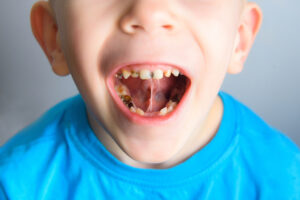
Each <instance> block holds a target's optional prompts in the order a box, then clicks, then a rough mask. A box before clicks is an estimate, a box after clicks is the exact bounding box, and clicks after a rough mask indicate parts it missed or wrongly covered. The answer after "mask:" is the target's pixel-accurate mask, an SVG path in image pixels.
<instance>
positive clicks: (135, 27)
mask: <svg viewBox="0 0 300 200" xmlns="http://www.w3.org/2000/svg"><path fill="white" fill-rule="evenodd" d="M131 27H132V28H133V29H138V28H141V26H140V25H136V24H134V25H131Z"/></svg>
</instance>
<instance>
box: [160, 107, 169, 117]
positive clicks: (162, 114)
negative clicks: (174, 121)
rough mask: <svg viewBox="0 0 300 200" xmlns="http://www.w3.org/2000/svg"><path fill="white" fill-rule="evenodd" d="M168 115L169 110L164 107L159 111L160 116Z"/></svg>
mask: <svg viewBox="0 0 300 200" xmlns="http://www.w3.org/2000/svg"><path fill="white" fill-rule="evenodd" d="M167 113H168V108H167V107H164V108H162V109H161V110H160V111H159V115H161V116H164V115H166V114H167Z"/></svg>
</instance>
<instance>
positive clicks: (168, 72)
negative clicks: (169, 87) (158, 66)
mask: <svg viewBox="0 0 300 200" xmlns="http://www.w3.org/2000/svg"><path fill="white" fill-rule="evenodd" d="M171 73H172V72H171V70H170V69H168V70H167V71H165V77H168V78H169V77H170V76H171Z"/></svg>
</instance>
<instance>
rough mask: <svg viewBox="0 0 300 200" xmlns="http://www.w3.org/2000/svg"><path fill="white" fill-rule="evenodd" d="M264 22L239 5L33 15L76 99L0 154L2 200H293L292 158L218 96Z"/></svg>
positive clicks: (199, 1) (110, 3)
mask: <svg viewBox="0 0 300 200" xmlns="http://www.w3.org/2000/svg"><path fill="white" fill-rule="evenodd" d="M261 20H262V13H261V10H260V8H259V7H258V6H257V5H256V4H255V3H250V2H246V1H244V0H227V1H222V0H209V1H208V0H189V1H188V0H52V1H50V2H46V1H40V2H37V3H36V4H35V5H34V6H33V8H32V12H31V24H32V30H33V34H34V36H35V37H36V39H37V41H38V42H39V44H40V45H41V47H42V49H43V51H44V52H45V54H46V56H47V58H48V59H49V62H50V64H51V66H52V69H53V71H54V72H55V73H56V74H58V75H61V76H65V75H68V74H71V75H72V77H73V79H74V82H75V84H76V85H77V88H78V90H79V92H80V95H78V96H76V97H73V98H70V99H68V100H65V101H64V102H62V103H60V104H58V105H57V106H55V107H54V108H52V109H51V110H50V111H48V112H47V113H46V114H45V115H43V116H42V117H41V118H40V119H39V120H38V121H37V122H35V123H33V124H32V125H30V126H28V127H27V128H26V129H24V130H23V131H21V132H20V133H19V134H17V135H16V136H15V137H14V138H12V139H11V140H10V141H9V142H7V143H6V144H5V145H4V146H3V147H1V149H0V171H1V173H0V199H130V200H132V199H151V200H153V199H172V200H174V199H239V200H240V199H300V179H299V177H300V165H299V164H300V154H299V149H298V147H297V146H296V145H295V144H294V143H293V142H292V141H290V140H289V139H288V138H287V137H285V136H284V135H283V134H281V133H280V132H278V131H277V130H275V129H273V128H272V127H270V126H268V125H267V124H266V123H265V122H264V121H263V120H262V119H260V118H259V117H258V116H256V115H255V114H254V113H253V112H252V111H251V110H249V109H248V108H247V107H245V106H244V105H242V104H241V103H239V102H238V101H237V100H235V99H234V98H232V97H231V96H229V95H228V94H225V93H223V92H220V91H219V90H220V87H221V84H222V81H223V79H224V77H225V74H226V73H227V72H228V73H231V74H235V73H239V72H240V71H241V70H242V68H243V64H244V62H245V60H246V57H247V55H248V53H249V51H250V48H251V46H252V44H253V41H254V38H255V36H256V34H257V32H258V30H259V27H260V24H261Z"/></svg>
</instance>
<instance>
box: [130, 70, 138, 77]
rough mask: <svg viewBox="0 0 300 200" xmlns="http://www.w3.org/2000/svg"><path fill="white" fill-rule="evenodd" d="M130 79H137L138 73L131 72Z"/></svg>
mask: <svg viewBox="0 0 300 200" xmlns="http://www.w3.org/2000/svg"><path fill="white" fill-rule="evenodd" d="M131 77H132V78H138V77H139V73H138V72H136V71H132V73H131Z"/></svg>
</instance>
